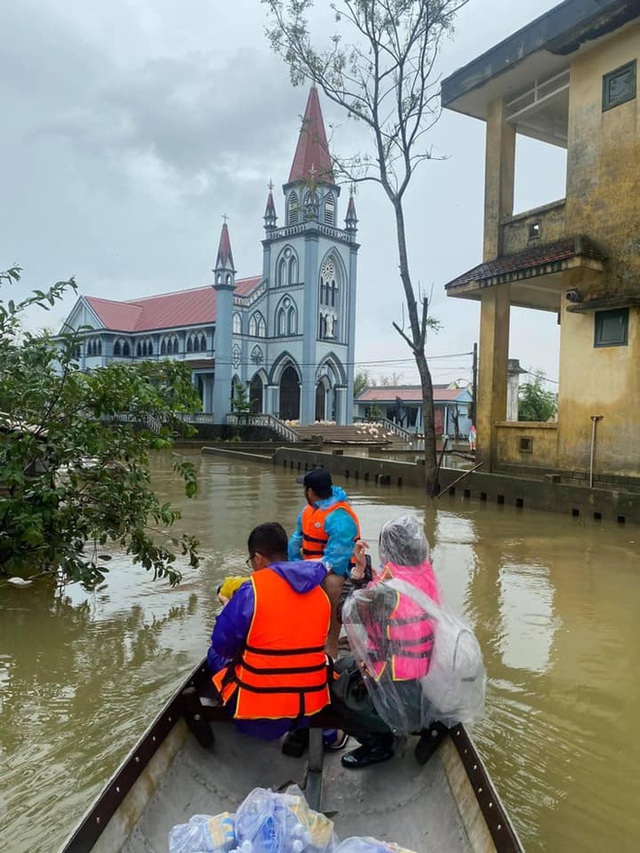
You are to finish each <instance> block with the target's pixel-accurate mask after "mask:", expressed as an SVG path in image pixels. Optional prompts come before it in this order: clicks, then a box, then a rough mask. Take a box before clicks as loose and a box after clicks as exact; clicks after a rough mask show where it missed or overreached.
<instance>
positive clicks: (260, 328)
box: [249, 311, 267, 338]
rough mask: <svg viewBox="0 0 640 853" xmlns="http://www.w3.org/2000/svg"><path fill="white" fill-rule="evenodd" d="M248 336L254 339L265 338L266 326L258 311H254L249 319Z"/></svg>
mask: <svg viewBox="0 0 640 853" xmlns="http://www.w3.org/2000/svg"><path fill="white" fill-rule="evenodd" d="M249 334H250V335H253V337H255V338H265V337H266V336H267V324H266V323H265V321H264V317H263V316H262V314H261V313H260V312H259V311H256V312H255V313H254V314H252V315H251V317H250V318H249Z"/></svg>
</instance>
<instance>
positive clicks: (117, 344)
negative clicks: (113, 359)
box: [113, 339, 122, 356]
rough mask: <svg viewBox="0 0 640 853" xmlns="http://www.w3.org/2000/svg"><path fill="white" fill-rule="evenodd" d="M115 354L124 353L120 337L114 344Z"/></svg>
mask: <svg viewBox="0 0 640 853" xmlns="http://www.w3.org/2000/svg"><path fill="white" fill-rule="evenodd" d="M113 354H114V356H119V355H122V341H121V340H119V339H118V340H117V341H116V342H115V344H114V345H113Z"/></svg>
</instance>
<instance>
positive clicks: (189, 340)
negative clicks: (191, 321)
mask: <svg viewBox="0 0 640 853" xmlns="http://www.w3.org/2000/svg"><path fill="white" fill-rule="evenodd" d="M187 352H193V335H189V337H188V338H187Z"/></svg>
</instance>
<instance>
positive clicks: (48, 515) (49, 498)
mask: <svg viewBox="0 0 640 853" xmlns="http://www.w3.org/2000/svg"><path fill="white" fill-rule="evenodd" d="M19 277H20V269H19V268H18V267H13V268H11V269H10V270H7V271H6V272H4V273H0V282H3V283H4V284H5V285H6V284H12V283H15V282H17V281H18V279H19ZM68 290H73V291H75V290H76V285H75V282H74V281H73V279H71V280H70V281H67V282H58V283H57V284H55V285H53V287H51V288H50V289H49V290H48V291H46V292H45V291H36V292H35V293H34V294H33V295H32V296H31V297H29V298H27V299H25V300H23V301H21V302H18V303H16V302H14V301H13V300H9V301H7V302H6V303H5V302H4V301H3V300H0V572H2V573H12V574H15V573H19V574H23V575H24V574H26V575H34V574H38V573H41V572H51V573H54V574H56V573H61V574H62V576H63V577H64V578H65V579H66V580H69V581H80V582H82V583H83V584H85V585H86V586H92V585H95V584H96V583H99V582H101V581H102V580H103V579H104V576H105V573H106V572H107V570H108V569H107V566H106V563H107V562H108V559H109V556H108V554H103V553H102V550H103V549H104V548H105V547H106V546H107V545H108V543H114V544H117V545H118V546H119V547H122V548H124V549H126V551H127V553H129V554H130V555H131V557H132V559H133V561H134V562H139V563H141V564H142V565H143V566H144V567H145V568H146V569H148V570H153V575H154V578H157V577H167V578H168V579H169V581H170V582H171V583H176V582H177V581H178V580H179V579H180V572H179V571H178V570H177V568H176V567H175V565H174V564H175V561H176V558H177V557H176V551H177V552H178V553H181V554H182V555H183V556H185V557H188V560H189V563H190V565H192V566H196V565H197V564H198V554H197V545H198V543H197V541H196V540H195V539H194V538H193V537H190V536H182V537H181V538H178V537H175V536H171V535H170V534H169V533H167V530H168V528H170V527H171V526H172V525H173V524H174V522H175V521H176V520H177V519H178V518H179V513H178V511H177V510H175V509H173V508H172V507H171V505H170V504H168V503H162V502H161V501H160V500H159V499H158V498H157V496H156V495H155V493H154V491H153V489H152V487H151V484H150V475H149V457H150V454H151V453H152V452H153V451H156V450H167V449H169V448H171V447H172V443H173V439H174V437H175V436H176V435H178V434H180V433H185V432H186V431H187V429H188V428H187V427H186V426H185V424H184V423H183V421H182V420H181V419H180V415H181V414H185V413H188V412H192V411H195V410H196V409H197V408H198V406H199V401H198V397H197V394H196V391H195V389H194V387H193V384H192V382H191V375H190V371H189V369H188V367H187V366H185V365H184V364H182V363H178V362H170V361H162V362H142V363H139V364H119V363H114V364H110V365H109V366H107V367H101V368H98V369H96V370H93V371H90V372H84V371H82V370H80V366H79V363H78V359H77V355H78V350H79V346H80V343H81V337H82V334H81V333H80V335H77V334H65V335H62V336H60V337H57V338H55V339H54V338H52V337H51V336H50V335H49V334H48V333H46V332H39V333H35V334H34V333H31V332H28V331H24V330H23V329H22V327H21V324H20V315H21V313H22V312H23V311H24V309H25V308H26V307H28V306H30V305H34V304H35V305H39V306H40V307H42V308H45V309H48V308H50V307H51V306H52V305H54V304H55V303H56V302H57V301H58V300H59V299H60V298H61V297H62V296H63V294H64V293H65V292H67V291H68ZM174 469H175V471H176V473H177V474H178V475H179V476H180V477H182V479H183V480H184V484H185V491H186V494H187V495H188V496H193V495H195V493H196V491H197V483H196V477H195V469H194V467H193V465H192V464H191V463H188V462H184V461H180V460H179V459H178V458H177V457H176V459H175V463H174ZM160 531H162V533H161V532H160Z"/></svg>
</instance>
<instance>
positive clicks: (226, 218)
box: [222, 213, 229, 225]
mask: <svg viewBox="0 0 640 853" xmlns="http://www.w3.org/2000/svg"><path fill="white" fill-rule="evenodd" d="M228 220H229V216H227V214H226V213H223V214H222V221H223V222H224V224H225V225H226V224H227V221H228Z"/></svg>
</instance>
